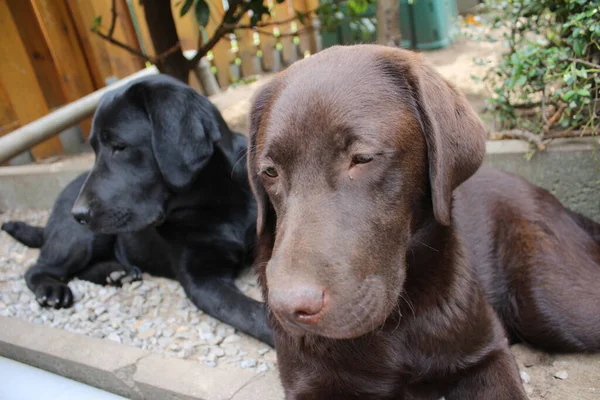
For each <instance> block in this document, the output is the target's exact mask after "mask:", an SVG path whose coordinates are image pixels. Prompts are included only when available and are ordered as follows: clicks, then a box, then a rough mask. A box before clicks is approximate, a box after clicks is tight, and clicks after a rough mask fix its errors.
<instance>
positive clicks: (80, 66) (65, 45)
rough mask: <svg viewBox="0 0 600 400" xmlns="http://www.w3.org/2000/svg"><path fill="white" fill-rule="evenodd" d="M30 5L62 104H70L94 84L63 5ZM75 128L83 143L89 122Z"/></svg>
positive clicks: (43, 1)
mask: <svg viewBox="0 0 600 400" xmlns="http://www.w3.org/2000/svg"><path fill="white" fill-rule="evenodd" d="M32 4H33V8H34V11H35V13H36V15H37V19H38V21H39V23H40V26H41V29H42V33H43V34H44V37H45V41H46V43H47V45H48V48H49V50H50V53H51V55H52V58H53V61H54V65H55V68H56V70H57V72H58V78H59V79H58V81H59V82H60V87H61V90H62V93H63V95H64V100H65V101H64V102H73V101H75V100H77V99H79V98H81V97H83V96H85V95H87V94H90V93H92V92H93V91H94V84H93V82H92V79H91V76H90V73H89V70H88V67H87V64H86V61H85V57H84V56H83V51H82V49H81V46H80V44H79V39H78V37H77V31H76V29H75V26H74V25H73V22H72V20H71V17H70V15H69V12H68V10H67V8H66V6H65V4H64V3H63V2H61V1H54V0H32ZM64 102H63V103H64ZM79 126H80V127H81V131H82V133H83V135H84V138H86V139H87V137H88V136H89V134H90V131H91V126H92V120H91V118H88V119H86V120H84V121H82V122H81V123H80V124H79Z"/></svg>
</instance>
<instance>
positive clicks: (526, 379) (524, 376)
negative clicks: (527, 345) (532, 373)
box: [519, 371, 531, 383]
mask: <svg viewBox="0 0 600 400" xmlns="http://www.w3.org/2000/svg"><path fill="white" fill-rule="evenodd" d="M519 375H521V380H522V381H523V383H529V382H531V378H530V377H529V374H528V373H527V372H525V371H520V372H519Z"/></svg>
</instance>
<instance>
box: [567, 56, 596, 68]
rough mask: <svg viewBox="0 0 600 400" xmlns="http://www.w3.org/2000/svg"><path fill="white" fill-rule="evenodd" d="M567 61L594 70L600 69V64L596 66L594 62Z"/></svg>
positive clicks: (570, 59) (573, 59)
mask: <svg viewBox="0 0 600 400" xmlns="http://www.w3.org/2000/svg"><path fill="white" fill-rule="evenodd" d="M567 60H569V61H571V62H575V63H578V64H581V65H585V66H586V67H590V68H594V69H600V64H595V63H593V62H589V61H586V60H582V59H580V58H567Z"/></svg>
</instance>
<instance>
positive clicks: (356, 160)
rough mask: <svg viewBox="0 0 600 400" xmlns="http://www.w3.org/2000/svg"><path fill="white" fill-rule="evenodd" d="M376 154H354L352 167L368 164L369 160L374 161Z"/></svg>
mask: <svg viewBox="0 0 600 400" xmlns="http://www.w3.org/2000/svg"><path fill="white" fill-rule="evenodd" d="M373 158H375V157H374V156H372V155H371V154H356V155H354V156H352V165H351V166H352V167H353V166H355V165H357V164H366V163H368V162H371V161H373Z"/></svg>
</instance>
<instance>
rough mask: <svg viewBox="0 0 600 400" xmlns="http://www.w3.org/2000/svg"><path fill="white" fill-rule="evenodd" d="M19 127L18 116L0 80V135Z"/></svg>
mask: <svg viewBox="0 0 600 400" xmlns="http://www.w3.org/2000/svg"><path fill="white" fill-rule="evenodd" d="M18 127H19V118H18V117H17V114H16V113H15V110H14V108H13V105H12V102H11V101H10V97H9V96H8V93H6V89H4V85H3V84H2V81H1V80H0V136H2V135H4V134H7V133H8V132H10V131H13V130H15V129H17V128H18Z"/></svg>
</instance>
